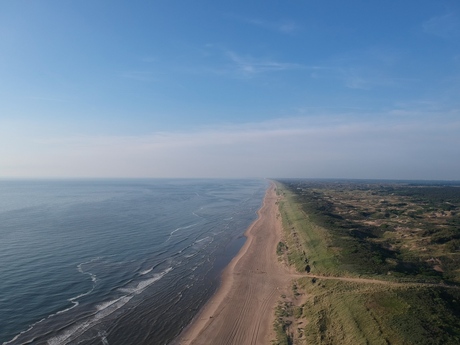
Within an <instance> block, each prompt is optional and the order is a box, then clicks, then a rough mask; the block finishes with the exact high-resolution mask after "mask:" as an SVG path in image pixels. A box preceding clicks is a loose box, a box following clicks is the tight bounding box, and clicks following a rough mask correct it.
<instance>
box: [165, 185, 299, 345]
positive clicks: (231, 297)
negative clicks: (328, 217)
mask: <svg viewBox="0 0 460 345" xmlns="http://www.w3.org/2000/svg"><path fill="white" fill-rule="evenodd" d="M277 200H278V198H277V195H276V186H275V183H274V182H271V184H270V186H269V187H268V188H267V191H266V193H265V196H264V199H263V203H262V206H261V207H260V209H259V210H258V211H257V215H258V217H257V219H256V220H255V221H254V222H253V223H252V224H251V225H250V226H249V228H248V229H247V230H246V232H245V234H244V235H245V236H246V242H245V244H244V245H243V247H242V248H241V249H240V251H239V252H238V254H237V255H236V256H235V257H234V258H233V259H232V261H231V262H230V263H229V264H228V266H227V267H226V268H225V269H224V271H223V273H222V279H221V284H220V286H219V288H218V289H217V291H216V293H215V294H214V295H213V296H212V297H211V298H210V300H209V301H208V302H207V303H206V304H205V305H204V307H203V308H202V309H201V310H200V311H199V312H198V314H197V315H196V316H195V318H194V319H193V320H192V322H191V323H190V324H189V325H188V326H187V327H186V328H185V329H184V330H183V331H182V332H181V333H180V334H179V336H178V337H177V338H176V339H175V340H174V341H173V342H172V344H179V345H199V344H203V345H204V344H239V345H240V344H260V345H262V344H267V343H269V341H270V339H271V338H273V337H274V336H273V321H274V310H273V309H274V307H275V306H276V302H277V301H278V299H279V297H280V295H281V294H283V293H285V291H286V289H287V288H288V287H289V281H290V279H289V278H288V277H289V271H288V268H287V267H285V266H284V265H283V264H282V263H281V262H279V261H278V258H277V255H276V245H277V244H278V242H279V240H280V238H281V236H282V224H281V219H280V217H278V216H277V215H278V213H279V212H278V206H277V203H276V201H277ZM286 278H288V279H286Z"/></svg>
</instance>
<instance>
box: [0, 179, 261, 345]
mask: <svg viewBox="0 0 460 345" xmlns="http://www.w3.org/2000/svg"><path fill="white" fill-rule="evenodd" d="M266 188H267V182H266V181H265V180H94V181H89V180H85V181H69V180H66V181H0V343H3V344H4V345H5V344H8V345H9V344H105V345H106V344H111V345H113V344H123V345H126V344H138V345H141V344H168V343H169V342H171V341H172V340H173V339H174V338H175V337H177V335H178V333H179V332H180V330H181V329H183V328H184V327H185V326H186V325H187V324H188V323H189V322H190V321H191V319H192V318H193V317H194V316H195V315H196V313H197V311H198V310H199V309H200V308H201V307H202V306H203V305H204V303H205V302H206V301H207V300H208V299H209V297H210V296H211V295H212V294H213V293H214V292H215V290H216V288H217V287H218V284H219V280H220V274H221V272H222V269H223V268H224V267H225V266H226V265H227V264H228V263H229V261H230V260H231V258H232V257H234V255H235V254H236V253H237V252H238V250H239V249H240V248H241V246H242V245H243V244H244V241H245V238H244V236H243V233H244V231H245V230H246V229H247V228H248V226H249V225H250V224H251V223H252V222H253V221H254V220H255V219H256V216H257V215H256V212H257V210H258V209H259V208H260V206H261V203H262V199H263V196H264V193H265V190H266Z"/></svg>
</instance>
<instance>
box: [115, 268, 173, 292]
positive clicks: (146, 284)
mask: <svg viewBox="0 0 460 345" xmlns="http://www.w3.org/2000/svg"><path fill="white" fill-rule="evenodd" d="M172 269H173V268H172V267H168V268H167V269H165V270H164V271H163V272H160V273H156V274H154V275H153V276H152V277H151V278H149V279H146V280H142V281H141V282H139V283H138V284H137V285H136V286H135V287H128V288H121V289H119V290H118V291H120V292H124V293H127V294H136V295H138V294H140V293H141V292H142V291H144V290H145V289H146V288H147V287H149V286H150V285H152V284H153V283H155V282H156V281H158V280H160V279H161V278H163V276H164V275H166V274H167V273H169V272H171V271H172Z"/></svg>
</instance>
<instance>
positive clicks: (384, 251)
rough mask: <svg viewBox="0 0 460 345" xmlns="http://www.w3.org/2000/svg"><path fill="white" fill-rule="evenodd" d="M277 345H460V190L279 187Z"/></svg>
mask: <svg viewBox="0 0 460 345" xmlns="http://www.w3.org/2000/svg"><path fill="white" fill-rule="evenodd" d="M277 191H278V194H279V195H280V200H279V210H280V214H281V217H282V221H283V227H284V238H283V240H282V242H280V244H279V245H278V249H277V253H278V256H279V258H280V260H285V261H286V262H287V264H289V265H291V266H294V267H295V268H296V270H297V271H298V272H300V273H301V274H300V273H299V277H300V276H303V277H302V278H298V279H297V280H294V281H293V283H292V289H291V293H290V294H288V295H283V296H281V297H280V303H279V306H278V307H277V309H276V315H277V319H276V322H275V330H276V333H277V340H276V341H274V343H275V344H460V289H459V288H458V282H459V281H460V280H459V268H460V264H459V254H460V253H459V247H458V238H459V236H458V234H459V233H460V229H459V228H458V220H459V218H458V214H457V209H459V202H460V188H458V187H453V186H447V187H446V186H408V185H405V184H395V185H393V184H391V185H390V184H385V185H382V184H378V183H377V184H376V183H374V184H363V183H349V182H346V183H331V182H327V183H326V182H311V181H299V180H295V181H281V182H277Z"/></svg>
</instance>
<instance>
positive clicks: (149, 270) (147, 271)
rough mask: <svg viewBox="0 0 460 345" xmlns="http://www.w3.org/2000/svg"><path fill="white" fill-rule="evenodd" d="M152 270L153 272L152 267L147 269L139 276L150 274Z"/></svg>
mask: <svg viewBox="0 0 460 345" xmlns="http://www.w3.org/2000/svg"><path fill="white" fill-rule="evenodd" d="M152 270H153V267H151V268H149V269H148V270H145V271H142V272H141V273H140V275H141V276H145V275H146V274H147V273H150V272H152Z"/></svg>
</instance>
